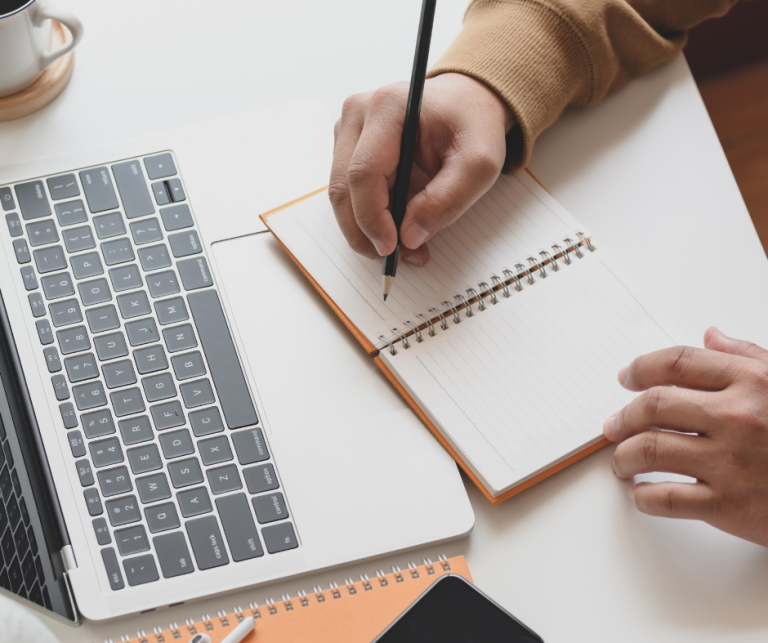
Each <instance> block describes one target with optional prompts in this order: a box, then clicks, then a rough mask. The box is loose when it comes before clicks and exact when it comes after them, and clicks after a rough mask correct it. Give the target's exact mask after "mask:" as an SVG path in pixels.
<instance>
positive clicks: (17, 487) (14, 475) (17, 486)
mask: <svg viewBox="0 0 768 643" xmlns="http://www.w3.org/2000/svg"><path fill="white" fill-rule="evenodd" d="M11 480H12V481H13V490H14V491H15V492H16V496H18V497H19V498H21V481H20V480H19V473H18V471H16V470H15V469H14V470H13V471H12V472H11ZM21 499H22V500H23V498H21Z"/></svg>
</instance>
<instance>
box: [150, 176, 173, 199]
mask: <svg viewBox="0 0 768 643" xmlns="http://www.w3.org/2000/svg"><path fill="white" fill-rule="evenodd" d="M152 193H153V194H154V195H155V201H156V202H157V205H168V204H169V203H170V202H171V195H170V192H169V190H168V186H167V185H166V183H165V181H158V182H157V183H153V184H152Z"/></svg>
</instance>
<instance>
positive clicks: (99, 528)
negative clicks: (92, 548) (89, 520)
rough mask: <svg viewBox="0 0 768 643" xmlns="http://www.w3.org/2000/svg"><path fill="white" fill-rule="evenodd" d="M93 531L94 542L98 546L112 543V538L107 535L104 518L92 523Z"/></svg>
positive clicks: (107, 528)
mask: <svg viewBox="0 0 768 643" xmlns="http://www.w3.org/2000/svg"><path fill="white" fill-rule="evenodd" d="M93 531H94V533H95V534H96V542H97V543H99V545H109V543H111V542H112V536H110V535H109V527H107V521H106V519H105V518H96V519H95V520H94V521H93Z"/></svg>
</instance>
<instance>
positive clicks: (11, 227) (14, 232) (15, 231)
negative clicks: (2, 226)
mask: <svg viewBox="0 0 768 643" xmlns="http://www.w3.org/2000/svg"><path fill="white" fill-rule="evenodd" d="M0 189H7V188H0ZM5 223H6V225H7V226H8V232H9V233H10V235H11V236H12V237H20V236H21V235H22V234H24V230H22V228H21V221H19V215H18V214H16V213H15V212H11V213H10V214H6V215H5Z"/></svg>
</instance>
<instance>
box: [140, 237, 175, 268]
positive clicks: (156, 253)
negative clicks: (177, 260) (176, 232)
mask: <svg viewBox="0 0 768 643" xmlns="http://www.w3.org/2000/svg"><path fill="white" fill-rule="evenodd" d="M139 261H141V267H142V268H144V270H145V271H146V272H149V271H150V270H159V269H160V268H167V267H168V266H170V265H171V255H170V254H169V253H168V247H167V246H166V245H165V244H164V243H159V244H157V245H156V246H149V247H148V248H139Z"/></svg>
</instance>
